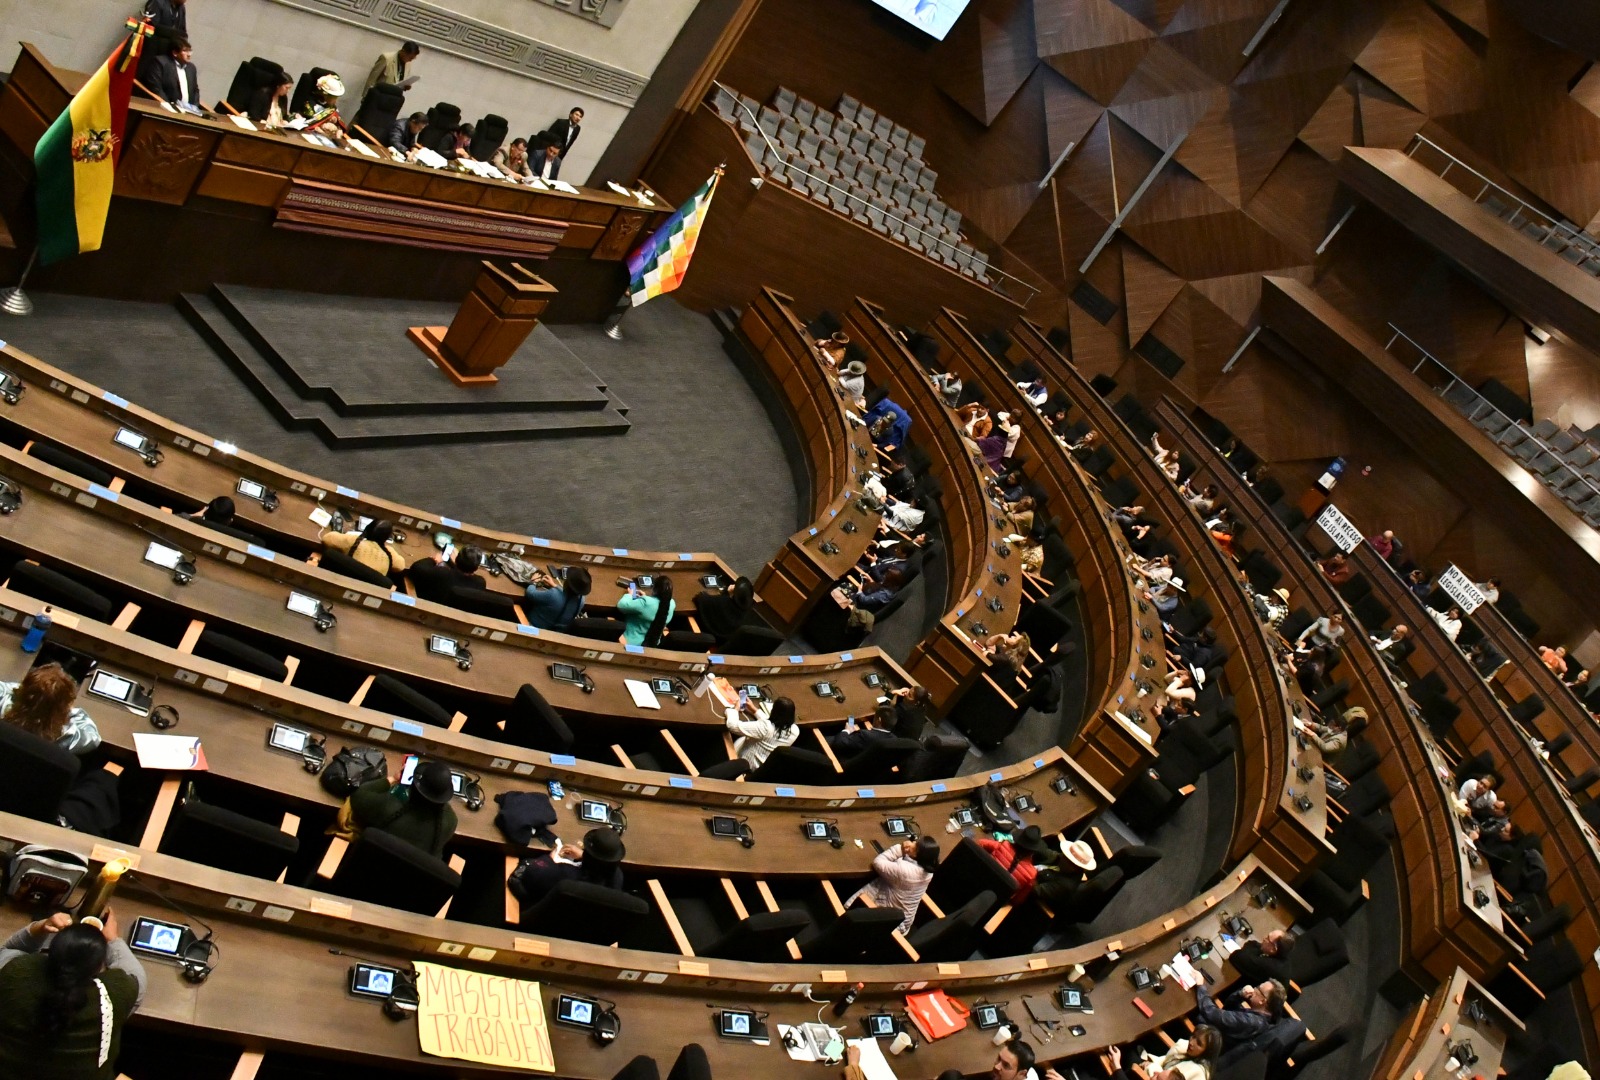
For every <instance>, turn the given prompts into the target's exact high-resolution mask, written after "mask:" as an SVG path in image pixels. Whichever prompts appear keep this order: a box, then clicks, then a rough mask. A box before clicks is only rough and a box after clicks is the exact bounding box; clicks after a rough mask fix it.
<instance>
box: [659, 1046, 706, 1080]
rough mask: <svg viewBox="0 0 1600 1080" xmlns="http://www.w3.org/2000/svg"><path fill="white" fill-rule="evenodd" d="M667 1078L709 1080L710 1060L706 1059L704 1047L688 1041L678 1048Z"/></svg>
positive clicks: (672, 1079)
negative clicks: (676, 1058)
mask: <svg viewBox="0 0 1600 1080" xmlns="http://www.w3.org/2000/svg"><path fill="white" fill-rule="evenodd" d="M667 1080H711V1062H710V1061H708V1060H707V1059H706V1049H705V1047H703V1046H701V1045H700V1044H699V1043H689V1044H688V1045H687V1046H685V1047H684V1048H683V1049H682V1050H679V1051H678V1060H677V1061H674V1062H673V1063H672V1071H671V1072H669V1073H668V1074H667Z"/></svg>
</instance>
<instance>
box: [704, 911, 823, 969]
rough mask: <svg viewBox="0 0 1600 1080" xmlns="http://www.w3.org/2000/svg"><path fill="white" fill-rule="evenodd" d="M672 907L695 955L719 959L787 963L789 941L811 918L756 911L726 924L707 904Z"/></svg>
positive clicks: (808, 923)
mask: <svg viewBox="0 0 1600 1080" xmlns="http://www.w3.org/2000/svg"><path fill="white" fill-rule="evenodd" d="M673 908H674V910H675V911H676V912H677V915H678V918H679V921H680V923H681V924H682V926H683V931H684V933H685V934H686V935H688V938H689V943H690V944H691V945H692V946H693V947H694V953H695V955H696V956H709V957H712V958H714V959H720V960H746V961H750V962H753V963H757V964H776V963H783V962H786V961H787V960H788V959H789V949H788V942H789V940H790V939H791V938H794V937H797V936H798V935H800V934H802V933H804V932H805V931H806V929H807V928H809V927H810V925H811V917H810V916H809V915H807V914H806V913H805V912H803V911H785V910H778V911H756V912H751V913H750V914H749V915H747V916H746V917H745V918H743V919H739V920H737V921H734V922H732V923H728V922H724V921H721V920H718V919H716V917H715V916H714V915H712V914H711V911H710V905H705V906H701V905H700V904H698V903H697V902H693V901H678V900H674V901H673ZM708 916H710V917H709V918H708Z"/></svg>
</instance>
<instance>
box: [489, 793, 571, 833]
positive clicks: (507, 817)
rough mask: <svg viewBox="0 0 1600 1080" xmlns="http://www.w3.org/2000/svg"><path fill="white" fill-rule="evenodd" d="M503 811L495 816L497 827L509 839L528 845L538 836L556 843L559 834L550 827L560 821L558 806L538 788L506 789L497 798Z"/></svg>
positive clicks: (495, 799) (495, 798) (496, 800)
mask: <svg viewBox="0 0 1600 1080" xmlns="http://www.w3.org/2000/svg"><path fill="white" fill-rule="evenodd" d="M494 801H495V802H497V803H499V804H500V812H499V813H498V814H496V815H495V816H494V823H495V826H496V827H497V828H499V830H500V831H501V832H503V833H505V836H506V839H507V840H509V841H511V842H512V843H513V844H516V845H517V846H518V847H527V846H528V844H529V842H530V841H532V840H533V838H534V836H536V835H537V836H538V837H539V839H540V840H542V841H543V842H544V843H546V844H551V845H554V844H555V839H556V838H555V834H554V833H552V832H551V831H550V826H552V825H554V824H555V823H556V808H555V807H554V806H553V805H551V803H550V796H548V795H545V794H543V793H542V792H538V791H506V792H502V793H501V794H499V795H496V796H495V797H494Z"/></svg>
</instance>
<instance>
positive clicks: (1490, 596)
mask: <svg viewBox="0 0 1600 1080" xmlns="http://www.w3.org/2000/svg"><path fill="white" fill-rule="evenodd" d="M1473 585H1474V588H1476V589H1477V590H1478V591H1479V592H1480V593H1482V594H1483V599H1484V600H1485V601H1486V602H1488V603H1490V604H1498V603H1499V602H1500V579H1499V578H1497V577H1492V578H1490V579H1489V580H1488V581H1478V582H1474V583H1473Z"/></svg>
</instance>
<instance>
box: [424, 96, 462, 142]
mask: <svg viewBox="0 0 1600 1080" xmlns="http://www.w3.org/2000/svg"><path fill="white" fill-rule="evenodd" d="M460 126H461V109H460V107H459V106H456V105H452V104H450V103H449V102H448V101H441V102H439V103H438V104H437V105H435V106H434V107H433V108H431V109H429V110H428V126H427V127H425V128H423V129H422V131H421V132H419V133H418V135H417V143H418V145H421V146H426V147H427V148H428V149H429V150H432V151H433V152H434V153H437V154H444V153H446V150H447V148H448V147H450V146H452V145H453V143H454V139H455V133H456V128H458V127H460Z"/></svg>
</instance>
